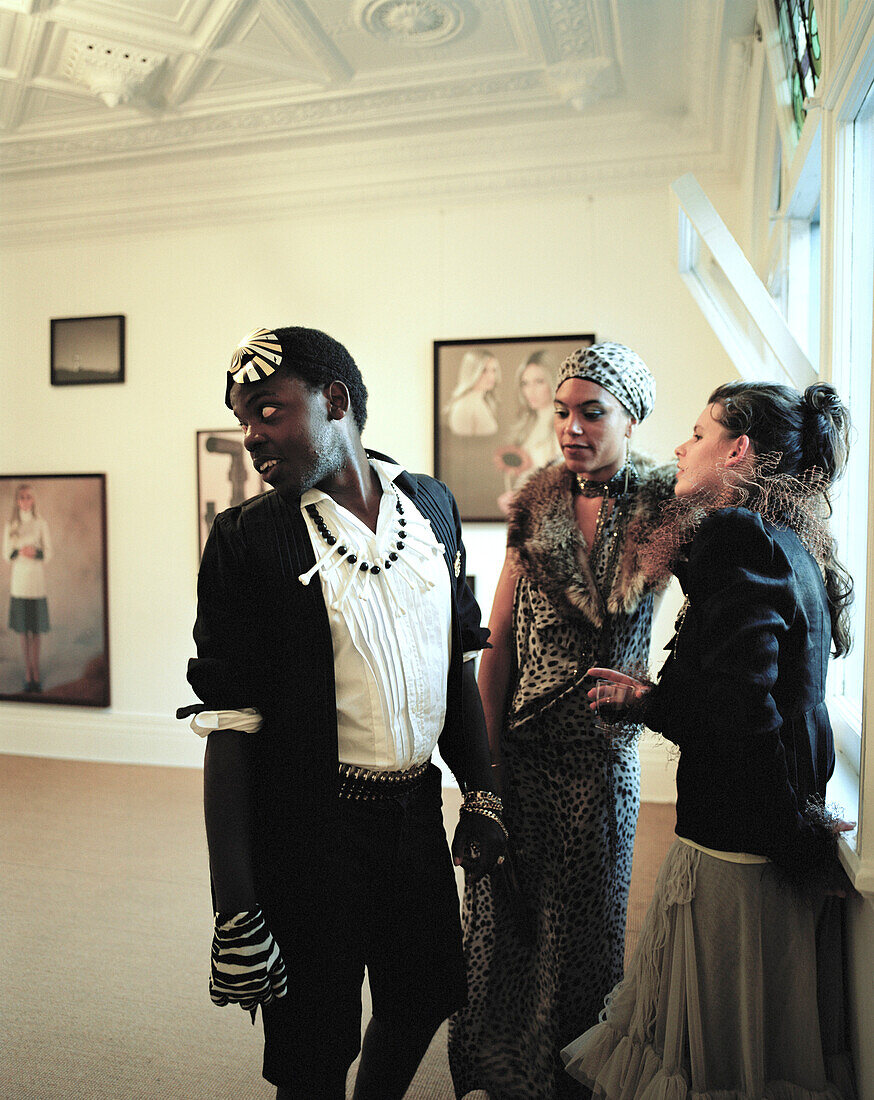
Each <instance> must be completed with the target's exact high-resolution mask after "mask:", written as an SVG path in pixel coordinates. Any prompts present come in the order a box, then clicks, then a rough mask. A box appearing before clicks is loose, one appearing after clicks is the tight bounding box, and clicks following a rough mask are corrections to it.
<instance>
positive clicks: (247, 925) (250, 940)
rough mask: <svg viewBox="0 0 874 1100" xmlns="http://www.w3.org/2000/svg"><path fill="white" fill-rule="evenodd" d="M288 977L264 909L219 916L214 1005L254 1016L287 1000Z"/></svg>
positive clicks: (212, 986)
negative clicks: (230, 1006) (232, 1007)
mask: <svg viewBox="0 0 874 1100" xmlns="http://www.w3.org/2000/svg"><path fill="white" fill-rule="evenodd" d="M287 986H288V975H287V974H286V971H285V963H284V962H283V960H282V955H281V954H280V952H279V947H278V945H277V943H276V940H274V938H273V936H272V935H271V933H270V930H269V929H268V927H267V925H266V924H265V923H264V917H263V915H262V913H261V910H260V909H254V910H251V911H249V912H247V913H217V914H216V918H215V932H214V934H213V938H212V967H211V971H210V978H209V995H210V997H211V998H212V1000H213V1003H214V1004H217V1005H226V1004H228V1003H229V1002H230V1003H231V1004H238V1005H239V1006H240V1008H243V1009H246V1010H247V1011H248V1012H251V1013H252V1022H253V1023H254V1022H255V1012H256V1010H257V1007H258V1005H259V1004H261V1005H269V1004H270V1003H271V1001H274V1000H278V999H279V998H280V997H284V996H285V992H286V988H287Z"/></svg>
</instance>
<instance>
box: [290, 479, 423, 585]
mask: <svg viewBox="0 0 874 1100" xmlns="http://www.w3.org/2000/svg"><path fill="white" fill-rule="evenodd" d="M395 508H396V509H397V513H398V521H397V522H398V527H399V528H400V530H399V531H398V533H397V542H395V543H394V546H393V549H392V550H390V551H389V553H388V554H386V556H385V557H384V558H383V560H382V565H381V566H380V565H379V564H378V563H376V562H373V563H371V562H369V561H365V560H364V559H363V558H362V559H361V561H360V562H359V561H358V555H357V554H355V553H354V551H351V550H350V549H349V547H348V546H345V545H343V544H341V545H340V546H337V553H338V554H339V555H340V557H341V558H342V559H343V560H344V561H345V562H346V564H347V565H348V566H350V567H351V566H354V565H357V566H358V568H359V569H360V571H361V572H362V573H373V574H376V573H380V572H382V570H383V569H391V567H392V563H393V562H396V561H397V560H398V554H399V553H400V552H401V551H402V550H403V548H404V546H405V545H406V543H405V542H404V539H405V538H406V537H407V532H406V531H405V528H406V526H407V521H406V520H405V519H404V506H403V505H402V504H401V498H400V497H399V496H398V494H397V493H395ZM306 511H307V514H308V515H309V516H310V517H311V518H312V520H313V523H315V525H316V529H317V530H318V532H319V534H320V535H321V536H322V538H323V539H324V540H325V542H326V543H327V544H328V546H335V545H336V543H337V536H336V535H335V534H333V532H332V531H331V529H330V528H329V527H328V525H327V523H325V521H324V520H323V519H322V516H321V513H320V512H319V510H318V508H317V507H316V506H315V504H307V505H306Z"/></svg>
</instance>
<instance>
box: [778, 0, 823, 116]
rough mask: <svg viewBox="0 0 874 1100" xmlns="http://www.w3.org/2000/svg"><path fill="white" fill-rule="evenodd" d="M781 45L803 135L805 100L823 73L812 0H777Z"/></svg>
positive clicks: (794, 112) (795, 109) (814, 90)
mask: <svg viewBox="0 0 874 1100" xmlns="http://www.w3.org/2000/svg"><path fill="white" fill-rule="evenodd" d="M775 3H776V7H777V24H778V26H779V28H780V45H781V46H782V48H783V61H784V63H785V66H786V78H787V80H788V82H789V94H790V97H791V103H792V114H793V116H794V118H795V129H796V133H797V134H799V135H800V133H801V127H802V126H803V125H804V116H805V115H806V113H807V107H806V104H805V100H808V99H812V98H813V95H814V93H815V92H816V85H817V83H818V82H819V77H820V74H821V73H822V48H821V45H820V41H819V25H818V23H817V18H816V8H815V7H814V4H813V0H775Z"/></svg>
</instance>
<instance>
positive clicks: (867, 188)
mask: <svg viewBox="0 0 874 1100" xmlns="http://www.w3.org/2000/svg"><path fill="white" fill-rule="evenodd" d="M838 153H839V155H838V162H837V171H838V175H839V177H840V178H841V180H842V183H843V191H842V194H843V203H842V206H843V209H842V211H841V214H842V216H840V219H839V228H838V233H839V236H838V240H837V241H836V245H837V247H838V249H839V253H840V263H839V272H838V276H837V279H836V291H837V293H836V312H835V319H834V327H835V356H834V359H835V363H834V378H835V383H836V384H837V386H838V388H839V389H840V391H841V395H842V396H843V397H844V398H845V400H846V401H847V402H848V404H849V406H850V409H851V411H852V415H853V422H854V429H855V433H854V435H855V438H854V442H853V446H852V449H851V452H850V462H849V467H848V470H847V476H846V477H845V478H844V481H843V484H842V485H841V488H840V497H839V499H838V503H837V517H836V519H837V529H838V537H839V542H840V552H841V556H842V558H843V560H844V562H845V564H846V565H847V568H848V569H849V571H850V573H851V574H852V576H853V579H854V582H855V590H856V598H855V601H854V605H853V617H854V624H853V626H854V629H853V633H854V636H855V640H856V641H855V646H854V649H853V652H852V653H851V654H850V656H849V657H848V658H847V660H845V661H840V662H837V663H836V664H835V665H834V667H833V673H832V675H833V677H834V679H835V681H836V683H834V684H833V685H832V688H833V690H835V691H836V694H838V695H839V696H841V705H842V709H843V710H844V712H845V715H846V717H847V719H848V720H849V724H850V729H855V730H861V716H862V688H863V681H864V672H865V662H864V658H865V652H864V649H865V647H864V641H865V639H864V628H865V602H866V572H867V547H866V537H867V528H868V503H869V497H870V488H869V477H868V470H869V462H870V441H871V423H870V410H871V355H872V313H874V84H871V85H870V86H869V87H868V89H867V92H865V93H864V95H863V97H862V98H861V106H860V107H859V108H858V110H857V112H856V113H855V116H854V117H852V119H850V120H848V121H847V122H846V123H845V124H844V125H843V127H842V128H841V131H840V134H839V141H838ZM841 747H842V748H843V749H844V751H845V752H846V753H847V755H848V756H849V757H850V759H851V760H852V761H853V762H854V763H855V765H856V767H857V768H858V766H859V753H860V749H861V740H860V738H857V737H854V736H852V735H850V736H846V737H844V738H842V744H841Z"/></svg>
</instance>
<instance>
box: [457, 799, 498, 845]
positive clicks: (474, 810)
mask: <svg viewBox="0 0 874 1100" xmlns="http://www.w3.org/2000/svg"><path fill="white" fill-rule="evenodd" d="M461 812H462V813H468V814H479V815H480V816H481V817H489V818H491V819H492V821H494V822H496V823H497V825H498V826H499V827H500V830H501V832H502V833H503V834H504V840H509V839H510V834H509V833H508V832H507V827H506V825H505V824H504V823H503V821H501V819H500V818H499V817H498V815H497V814H496V813H495V812H494V811H493V810H487V809H485V808H484V807H482V806H462V807H461Z"/></svg>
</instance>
